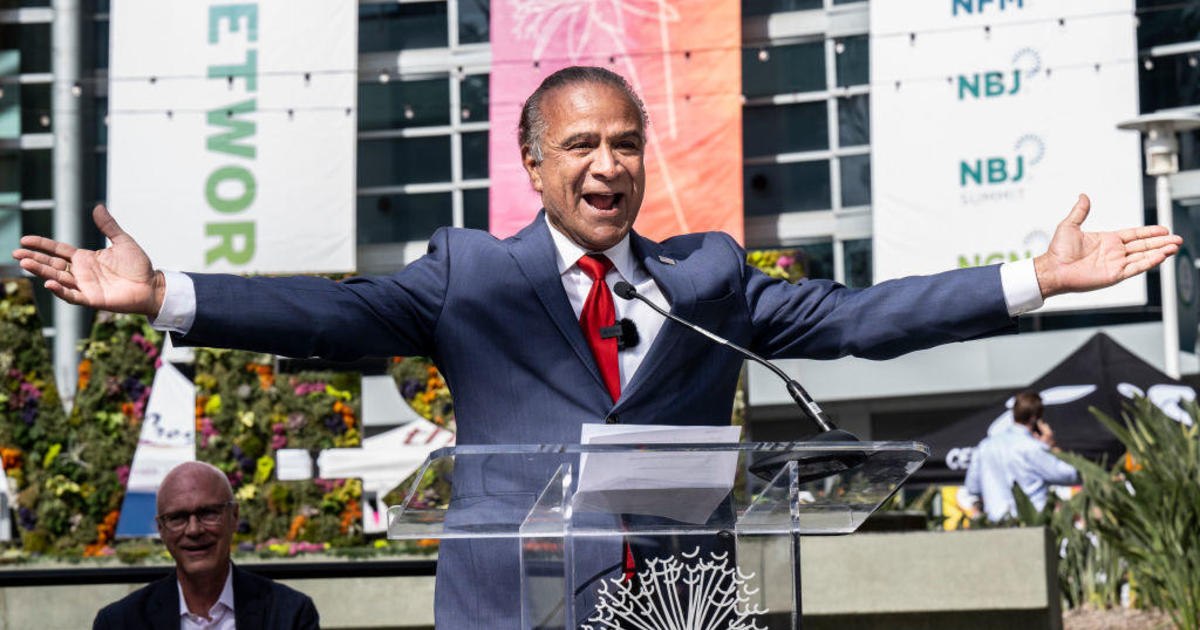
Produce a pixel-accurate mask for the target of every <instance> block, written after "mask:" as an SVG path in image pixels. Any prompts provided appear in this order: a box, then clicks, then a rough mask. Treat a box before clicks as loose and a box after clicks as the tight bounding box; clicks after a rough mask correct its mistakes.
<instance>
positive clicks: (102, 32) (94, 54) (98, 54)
mask: <svg viewBox="0 0 1200 630" xmlns="http://www.w3.org/2000/svg"><path fill="white" fill-rule="evenodd" d="M90 27H91V29H92V36H91V38H90V41H89V42H88V44H90V46H89V48H90V50H89V51H88V52H89V54H88V58H87V59H84V60H83V63H84V65H85V66H87V67H91V68H95V69H104V68H107V67H108V20H96V21H94V22H91V23H90Z"/></svg>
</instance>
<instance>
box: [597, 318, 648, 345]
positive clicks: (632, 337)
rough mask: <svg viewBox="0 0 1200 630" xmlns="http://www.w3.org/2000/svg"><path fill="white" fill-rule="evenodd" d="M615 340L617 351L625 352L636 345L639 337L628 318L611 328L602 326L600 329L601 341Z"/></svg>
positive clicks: (639, 339)
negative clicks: (614, 338)
mask: <svg viewBox="0 0 1200 630" xmlns="http://www.w3.org/2000/svg"><path fill="white" fill-rule="evenodd" d="M613 337H616V338H617V350H625V349H628V348H632V347H634V346H636V345H638V342H639V341H641V337H639V336H638V331H637V326H635V325H634V324H633V322H632V321H630V320H629V319H628V318H625V319H622V320H621V321H619V322H617V323H616V324H614V325H612V326H602V327H601V328H600V338H601V339H611V338H613Z"/></svg>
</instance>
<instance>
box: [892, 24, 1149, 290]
mask: <svg viewBox="0 0 1200 630" xmlns="http://www.w3.org/2000/svg"><path fill="white" fill-rule="evenodd" d="M1133 9H1134V6H1133V0H1058V1H1055V2H1049V1H1046V0H921V1H919V2H872V3H871V5H870V11H871V136H872V137H871V152H872V156H871V157H872V164H871V170H872V179H873V182H872V194H873V200H872V205H873V209H872V212H873V217H874V218H873V220H874V260H875V263H874V264H875V282H881V281H883V280H886V279H888V278H895V277H899V276H905V275H910V274H927V273H935V272H939V271H945V270H948V269H953V268H956V267H967V266H976V265H987V264H994V263H998V262H1005V261H1010V260H1018V259H1022V258H1028V257H1032V256H1037V255H1038V254H1040V253H1042V252H1044V251H1045V250H1046V245H1047V244H1048V243H1049V240H1050V237H1051V235H1053V233H1054V228H1055V226H1056V225H1057V224H1058V222H1059V221H1061V220H1062V219H1063V217H1065V216H1066V215H1067V212H1068V210H1070V208H1071V206H1072V205H1073V204H1074V203H1075V199H1076V197H1077V195H1078V194H1079V193H1081V192H1082V193H1087V194H1088V196H1089V197H1090V198H1091V200H1092V212H1091V216H1090V217H1089V218H1088V220H1087V223H1085V229H1087V230H1089V231H1096V230H1111V229H1118V228H1122V227H1126V226H1130V225H1141V224H1142V222H1143V202H1142V167H1141V143H1140V139H1139V137H1138V134H1136V133H1133V132H1128V131H1118V130H1117V128H1116V125H1117V123H1119V122H1122V121H1124V120H1128V119H1130V118H1133V117H1135V116H1137V114H1138V69H1137V63H1138V60H1137V48H1136V41H1135V29H1136V25H1135V18H1134V14H1133ZM1145 294H1146V285H1145V279H1144V277H1143V276H1139V277H1137V278H1135V279H1133V280H1129V281H1126V282H1123V283H1121V284H1119V285H1117V286H1114V287H1110V288H1108V289H1105V290H1102V291H1094V292H1091V293H1081V294H1072V295H1064V296H1058V297H1055V298H1052V299H1051V300H1049V301H1048V302H1047V308H1049V309H1057V310H1066V309H1078V308H1096V307H1108V306H1122V305H1131V304H1142V303H1144V302H1145V299H1146V295H1145Z"/></svg>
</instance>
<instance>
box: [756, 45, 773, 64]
mask: <svg viewBox="0 0 1200 630" xmlns="http://www.w3.org/2000/svg"><path fill="white" fill-rule="evenodd" d="M770 59H771V53H769V52H767V49H766V48H759V49H758V60H759V61H761V62H763V63H766V62H767V61H768V60H770Z"/></svg>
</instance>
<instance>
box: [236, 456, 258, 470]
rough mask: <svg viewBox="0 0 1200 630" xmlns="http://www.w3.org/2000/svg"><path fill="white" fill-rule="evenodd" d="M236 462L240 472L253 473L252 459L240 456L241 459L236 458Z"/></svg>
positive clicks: (253, 464)
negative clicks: (240, 469)
mask: <svg viewBox="0 0 1200 630" xmlns="http://www.w3.org/2000/svg"><path fill="white" fill-rule="evenodd" d="M237 460H238V466H241V468H242V470H244V471H246V472H254V468H255V463H254V459H253V458H251V457H247V456H245V455H242V456H241V457H239V458H237Z"/></svg>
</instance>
